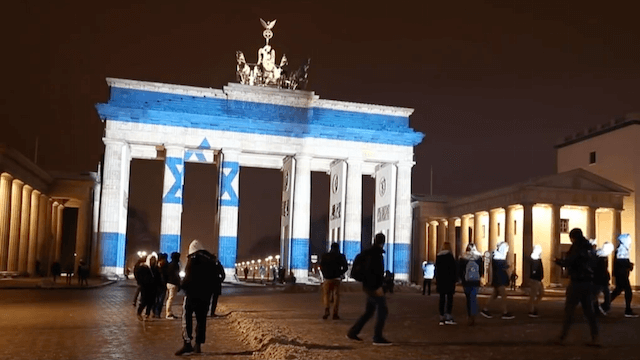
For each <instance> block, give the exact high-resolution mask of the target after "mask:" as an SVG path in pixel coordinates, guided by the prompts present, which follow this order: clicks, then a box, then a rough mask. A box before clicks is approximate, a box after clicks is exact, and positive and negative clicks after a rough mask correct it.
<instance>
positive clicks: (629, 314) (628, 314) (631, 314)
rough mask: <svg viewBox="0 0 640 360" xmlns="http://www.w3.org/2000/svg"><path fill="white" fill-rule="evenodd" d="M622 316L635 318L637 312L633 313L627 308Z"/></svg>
mask: <svg viewBox="0 0 640 360" xmlns="http://www.w3.org/2000/svg"><path fill="white" fill-rule="evenodd" d="M624 317H628V318H637V317H638V314H636V313H634V312H633V310H631V309H628V310H626V311H625V312H624Z"/></svg>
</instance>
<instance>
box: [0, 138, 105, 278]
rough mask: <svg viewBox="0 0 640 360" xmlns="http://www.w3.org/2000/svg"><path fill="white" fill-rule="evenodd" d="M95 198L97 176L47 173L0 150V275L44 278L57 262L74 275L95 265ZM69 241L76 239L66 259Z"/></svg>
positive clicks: (97, 191) (97, 189) (27, 161)
mask: <svg viewBox="0 0 640 360" xmlns="http://www.w3.org/2000/svg"><path fill="white" fill-rule="evenodd" d="M94 193H99V181H98V179H97V175H96V173H87V174H63V173H55V172H46V171H44V170H42V169H41V168H39V167H38V166H37V165H36V164H34V163H33V162H32V161H30V160H29V159H27V158H26V157H24V156H23V155H22V154H20V153H18V152H17V151H15V150H13V149H10V148H8V147H6V146H4V145H0V272H2V273H3V274H5V275H10V276H17V275H21V276H24V275H29V276H34V275H46V274H48V273H49V271H50V266H51V264H53V263H54V262H57V263H59V264H60V265H61V267H62V270H65V269H73V270H72V271H75V269H77V268H78V264H79V262H80V260H83V259H84V260H85V261H86V262H87V264H91V265H94V264H95V263H96V262H95V261H92V260H93V259H92V258H91V254H92V251H91V249H92V248H95V236H93V235H92V234H95V233H96V230H97V219H96V218H95V217H94V214H93V211H92V210H93V208H94V200H97V199H98V197H94V196H93V194H94ZM65 214H67V215H65ZM65 216H69V217H70V218H69V220H70V221H69V222H67V223H65V221H64V219H65ZM65 224H66V225H65ZM92 224H93V226H92ZM65 237H74V238H73V239H68V240H67V241H66V243H68V244H73V243H74V242H75V245H73V246H72V248H70V249H68V251H66V252H64V253H63V251H62V250H63V239H64V238H65ZM92 239H93V240H94V241H92ZM94 270H95V269H94Z"/></svg>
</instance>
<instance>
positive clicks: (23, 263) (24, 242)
mask: <svg viewBox="0 0 640 360" xmlns="http://www.w3.org/2000/svg"><path fill="white" fill-rule="evenodd" d="M32 191H33V188H32V187H31V186H29V185H25V186H24V187H23V188H22V210H21V211H20V245H19V249H20V250H19V253H18V272H20V273H26V272H27V256H28V254H29V219H30V217H31V193H32Z"/></svg>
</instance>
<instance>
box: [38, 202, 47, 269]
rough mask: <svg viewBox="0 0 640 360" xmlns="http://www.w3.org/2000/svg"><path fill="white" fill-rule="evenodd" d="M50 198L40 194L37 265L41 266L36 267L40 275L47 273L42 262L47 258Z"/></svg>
mask: <svg viewBox="0 0 640 360" xmlns="http://www.w3.org/2000/svg"><path fill="white" fill-rule="evenodd" d="M48 208H49V198H48V197H47V195H44V194H40V200H39V201H38V243H37V245H36V264H38V263H39V264H40V266H39V267H38V266H36V269H37V272H38V275H41V274H42V273H43V270H45V271H44V273H46V269H43V267H42V260H43V259H44V258H45V254H44V250H43V249H44V247H45V246H44V243H45V241H46V239H47V230H48V229H47V217H49V215H48V214H49V211H47V209H48Z"/></svg>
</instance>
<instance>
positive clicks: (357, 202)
mask: <svg viewBox="0 0 640 360" xmlns="http://www.w3.org/2000/svg"><path fill="white" fill-rule="evenodd" d="M345 205H346V206H345V224H344V240H345V241H344V254H345V256H346V257H347V261H353V259H355V257H356V255H357V254H359V253H360V251H361V246H360V244H361V238H362V159H349V160H347V203H346V204H345Z"/></svg>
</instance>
